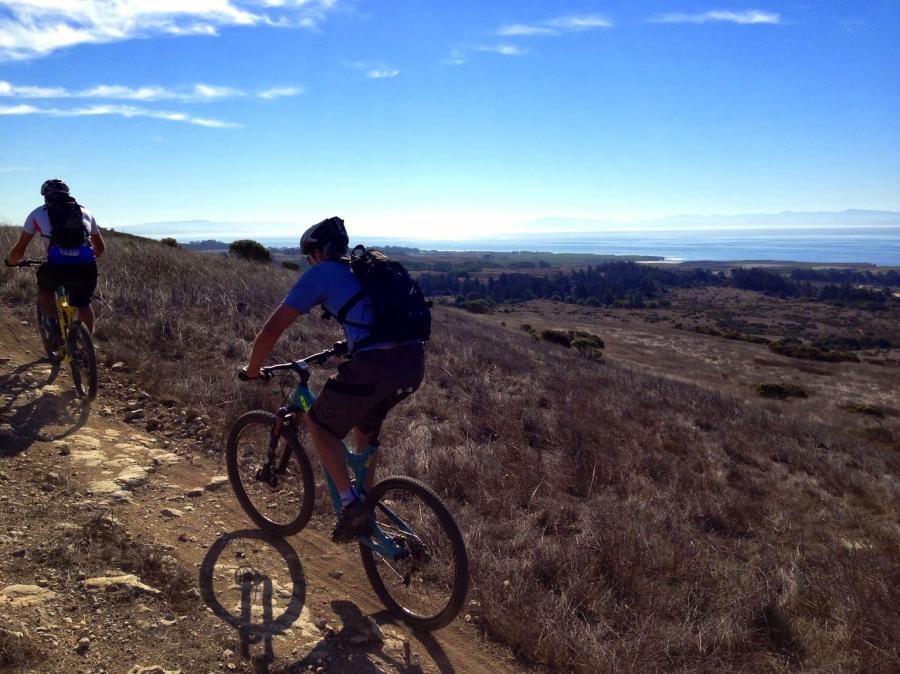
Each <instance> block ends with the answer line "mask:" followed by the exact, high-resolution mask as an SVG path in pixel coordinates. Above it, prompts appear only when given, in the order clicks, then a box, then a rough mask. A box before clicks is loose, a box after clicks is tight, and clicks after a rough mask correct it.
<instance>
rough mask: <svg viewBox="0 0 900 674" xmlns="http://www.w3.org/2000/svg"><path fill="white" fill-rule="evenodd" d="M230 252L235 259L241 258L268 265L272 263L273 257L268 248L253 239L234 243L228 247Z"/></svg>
mask: <svg viewBox="0 0 900 674" xmlns="http://www.w3.org/2000/svg"><path fill="white" fill-rule="evenodd" d="M228 252H229V253H231V254H232V255H234V256H235V257H240V258H243V259H244V260H250V261H252V262H264V263H268V262H271V261H272V255H271V254H270V253H269V251H268V250H267V249H266V247H265V246H263V245H262V244H261V243H258V242H256V241H254V240H253V239H240V240H238V241H232V242H231V243H230V244H229V246H228Z"/></svg>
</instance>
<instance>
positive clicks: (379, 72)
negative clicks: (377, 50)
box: [343, 61, 400, 80]
mask: <svg viewBox="0 0 900 674" xmlns="http://www.w3.org/2000/svg"><path fill="white" fill-rule="evenodd" d="M343 65H345V66H346V67H348V68H353V69H355V70H363V71H365V73H366V77H367V78H368V79H370V80H386V79H391V78H392V77H397V76H398V75H399V74H400V71H399V70H398V69H397V68H394V67H393V66H390V65H387V64H385V63H384V62H383V61H382V62H379V61H344V63H343Z"/></svg>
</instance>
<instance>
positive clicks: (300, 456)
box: [225, 410, 315, 537]
mask: <svg viewBox="0 0 900 674" xmlns="http://www.w3.org/2000/svg"><path fill="white" fill-rule="evenodd" d="M274 424H275V415H274V414H272V413H271V412H266V411H264V410H253V411H252V412H247V413H246V414H243V415H241V416H240V417H239V418H238V419H237V421H235V422H234V424H233V425H232V427H231V430H230V431H229V433H228V440H227V442H226V445H225V462H226V465H227V467H228V480H229V482H231V488H232V490H233V491H234V495H235V496H236V497H237V500H238V503H240V504H241V508H242V509H243V510H244V512H245V513H247V516H248V517H249V518H250V519H251V520H253V522H254V523H255V524H256V525H257V526H258V527H259V528H260V529H262V530H263V531H266V532H268V533H270V534H273V535H275V536H281V537H284V536H291V535H293V534H296V533H297V532H299V531H300V530H302V529H303V527H305V526H306V524H307V523H308V522H309V518H310V517H311V516H312V512H313V507H314V505H315V479H314V477H313V470H312V465H311V464H310V462H309V457H308V456H307V455H306V452H305V451H303V448H302V447H301V446H300V441H299V440H298V439H297V435H296V434H295V433H294V431H293V430H291V429H289V428H285V429H284V431H283V432H282V435H281V438H280V439H279V443H278V448H277V452H278V454H277V456H278V461H280V459H281V457H282V456H284V454H283V452H285V451H287V452H290V453H291V456H290V458H289V459H288V461H289V466H291V465H293V466H295V467H297V468H299V474H300V475H299V476H300V478H301V480H300V481H301V484H302V488H303V494H302V500H301V503H300V508H299V511H298V512H297V513H296V516H294V517H293V519H290V520H289V521H287V522H283V521H274V520H273V519H271V518H270V517H267V516H266V514H265V513H264V512H262V509H261V507H260V506H262V505H263V504H261V503H254V499H253V497H251V495H250V494H249V493H248V491H247V488H246V487H245V484H244V480H252V481H253V482H251V483H248V484H252V485H253V486H254V488H256V487H257V486H259V488H260V490H261V491H262V492H263V493H265V492H266V490H267V489H268V487H267V486H266V487H265V488H263V487H262V485H263V483H262V482H259V481H256V480H254V479H253V477H252V476H251V475H242V473H241V470H240V468H241V467H240V465H239V461H241V460H243V457H242V455H241V452H240V451H239V450H240V449H241V447H242V443H244V442H245V441H243V440H242V434H243V433H244V432H245V431H247V430H248V429H251V428H252V429H253V430H255V431H256V432H262V431H265V432H266V433H268V432H269V431H270V429H271V428H272V427H273V425H274ZM254 427H258V428H254ZM246 442H250V440H249V439H248V440H247V441H246ZM263 458H264V457H263ZM278 461H276V463H277V462H278ZM254 483H255V484H254ZM272 495H273V496H278V495H277V494H275V493H274V489H273V490H272ZM261 496H262V495H261V494H260V498H261ZM260 498H257V501H259V500H260Z"/></svg>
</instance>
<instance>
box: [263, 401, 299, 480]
mask: <svg viewBox="0 0 900 674" xmlns="http://www.w3.org/2000/svg"><path fill="white" fill-rule="evenodd" d="M290 416H291V414H290V410H289V409H288V408H287V407H281V408H279V410H278V413H277V414H276V415H275V424H274V425H273V426H272V431H271V432H270V434H269V452H268V455H267V457H266V463H265V464H264V465H263V466H260V467H259V468H257V470H256V475H255V477H256V479H257V480H259V481H260V482H265V483H267V484H268V485H269V486H270V487H272V488H273V489H274V488H275V487H277V486H278V476H279V475H281V474H283V473H284V471H285V470H287V464H288V461H289V460H290V458H291V448H290V447H289V446H287V447H285V449H284V452H283V453H282V455H281V460H280V461H278V441H279V440H280V439H281V435H282V433H283V432H284V424H285V421H287V420H288V419H289V418H290ZM276 461H278V465H277V466H276V465H275V463H276Z"/></svg>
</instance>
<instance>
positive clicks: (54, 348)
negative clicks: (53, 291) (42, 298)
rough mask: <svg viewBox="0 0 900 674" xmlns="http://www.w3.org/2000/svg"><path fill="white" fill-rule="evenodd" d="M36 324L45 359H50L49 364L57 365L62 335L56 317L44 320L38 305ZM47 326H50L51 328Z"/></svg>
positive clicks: (60, 356) (59, 357)
mask: <svg viewBox="0 0 900 674" xmlns="http://www.w3.org/2000/svg"><path fill="white" fill-rule="evenodd" d="M37 324H38V332H39V333H40V334H41V343H42V344H43V345H44V351H45V352H46V354H47V358H49V359H50V362H51V363H58V362H59V361H60V360H61V359H62V334H61V333H60V330H59V321H58V320H57V319H56V316H53V317H52V318H51V319H50V320H46V318H45V316H44V312H43V311H41V305H40V304H38V306H37ZM48 326H52V328H51V327H48ZM53 328H55V330H54V329H53Z"/></svg>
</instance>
